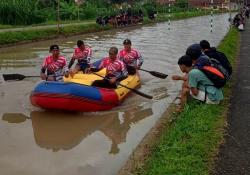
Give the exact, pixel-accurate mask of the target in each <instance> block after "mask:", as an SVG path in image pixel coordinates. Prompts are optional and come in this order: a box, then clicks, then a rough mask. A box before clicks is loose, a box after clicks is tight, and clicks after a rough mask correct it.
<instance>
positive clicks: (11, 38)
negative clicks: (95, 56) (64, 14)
mask: <svg viewBox="0 0 250 175" xmlns="http://www.w3.org/2000/svg"><path fill="white" fill-rule="evenodd" d="M207 14H208V12H207V11H189V12H179V13H172V14H171V16H170V19H171V20H176V19H184V18H190V17H195V16H201V15H207ZM168 19H169V17H168V15H167V14H159V15H158V16H157V18H156V19H155V20H149V19H148V18H144V22H143V24H148V23H156V22H161V21H167V20H168ZM1 27H2V28H5V27H6V28H8V27H9V26H5V27H4V26H1ZM114 28H115V27H113V26H110V25H108V26H105V27H101V26H99V25H97V24H72V25H70V26H68V25H67V26H61V27H60V34H59V35H58V29H57V27H54V28H51V27H50V28H41V29H39V28H36V29H32V28H30V29H27V27H25V30H22V31H8V32H0V46H5V45H9V44H12V43H24V42H32V41H38V40H44V39H51V38H56V37H58V36H70V35H76V34H84V33H89V32H98V31H103V30H109V29H114Z"/></svg>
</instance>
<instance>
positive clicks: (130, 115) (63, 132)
mask: <svg viewBox="0 0 250 175" xmlns="http://www.w3.org/2000/svg"><path fill="white" fill-rule="evenodd" d="M152 114H153V113H152V109H151V108H148V109H140V108H137V107H136V108H133V109H130V110H129V111H126V112H110V113H108V112H107V113H104V114H103V115H100V114H94V113H89V114H88V113H86V114H82V115H77V114H75V113H59V112H49V111H46V112H42V111H33V112H31V114H30V117H27V116H25V115H24V114H20V113H5V114H3V116H2V120H4V121H7V122H9V123H21V122H24V121H25V120H26V119H31V121H32V127H33V131H34V138H35V141H36V144H37V145H38V146H40V147H42V148H46V149H52V150H53V152H56V151H59V150H61V149H63V150H69V149H72V148H73V147H75V146H76V145H78V144H79V143H80V142H81V141H82V140H83V139H84V138H85V137H87V136H89V135H91V134H92V133H94V132H96V131H101V132H102V133H103V134H104V135H105V136H106V137H107V138H109V140H111V141H112V144H111V148H110V151H109V153H110V154H117V153H118V152H119V147H118V145H119V144H120V143H123V142H126V135H127V132H128V131H129V129H130V127H131V125H132V124H135V123H137V122H138V121H140V120H142V119H144V118H146V117H149V116H150V115H152Z"/></svg>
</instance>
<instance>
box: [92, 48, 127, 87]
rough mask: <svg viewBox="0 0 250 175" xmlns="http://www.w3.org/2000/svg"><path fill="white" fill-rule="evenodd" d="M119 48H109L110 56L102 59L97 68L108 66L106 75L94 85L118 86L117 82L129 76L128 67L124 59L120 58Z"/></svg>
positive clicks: (93, 84)
mask: <svg viewBox="0 0 250 175" xmlns="http://www.w3.org/2000/svg"><path fill="white" fill-rule="evenodd" d="M117 54H118V48H117V47H111V48H110V49H109V56H108V57H105V58H103V59H102V62H101V63H100V65H99V67H98V68H97V70H101V69H103V68H106V75H105V78H104V79H103V80H95V81H94V82H93V83H92V86H96V87H105V88H116V87H117V86H116V82H117V81H122V80H124V79H125V78H127V76H128V72H127V68H126V66H125V64H124V62H123V61H121V60H119V58H118V56H117Z"/></svg>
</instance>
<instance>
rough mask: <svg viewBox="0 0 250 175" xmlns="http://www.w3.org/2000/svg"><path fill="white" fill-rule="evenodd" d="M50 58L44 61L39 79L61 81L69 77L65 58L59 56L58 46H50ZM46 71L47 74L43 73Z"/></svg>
mask: <svg viewBox="0 0 250 175" xmlns="http://www.w3.org/2000/svg"><path fill="white" fill-rule="evenodd" d="M50 53H51V55H50V56H47V57H46V58H45V59H44V62H43V65H42V68H41V74H40V76H41V79H42V80H47V81H62V80H63V76H64V75H65V76H66V77H67V76H68V75H69V72H68V69H67V66H66V65H67V61H66V58H65V57H63V56H61V55H60V50H59V46H58V45H51V46H50ZM46 71H47V74H45V72H46Z"/></svg>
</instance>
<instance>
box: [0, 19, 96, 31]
mask: <svg viewBox="0 0 250 175" xmlns="http://www.w3.org/2000/svg"><path fill="white" fill-rule="evenodd" d="M94 23H95V21H85V22H79V23H69V24H60V27H65V26H74V25H83V24H94ZM48 28H57V24H53V25H44V26H27V27H18V28H8V29H0V32H14V31H24V30H34V29H36V30H37V29H48Z"/></svg>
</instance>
